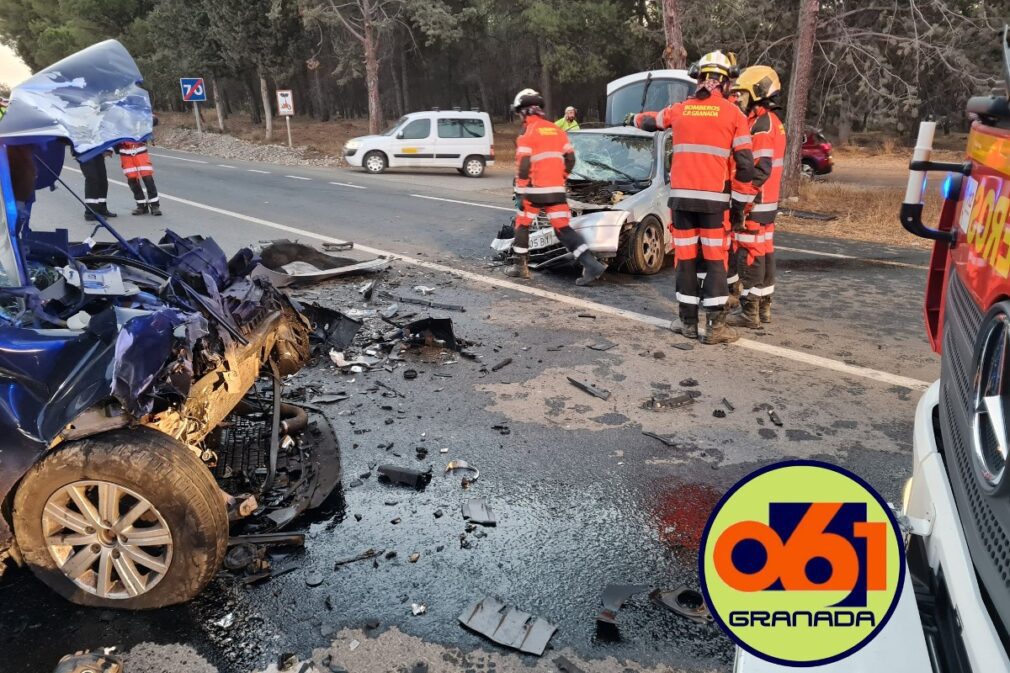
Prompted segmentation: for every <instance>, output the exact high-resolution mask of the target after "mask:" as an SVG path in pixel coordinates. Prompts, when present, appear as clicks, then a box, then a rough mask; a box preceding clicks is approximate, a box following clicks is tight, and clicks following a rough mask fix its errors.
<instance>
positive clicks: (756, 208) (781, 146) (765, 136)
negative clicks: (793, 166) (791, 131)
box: [733, 107, 786, 224]
mask: <svg viewBox="0 0 1010 673" xmlns="http://www.w3.org/2000/svg"><path fill="white" fill-rule="evenodd" d="M748 121H749V122H750V134H751V143H752V145H753V147H754V179H753V180H752V181H751V183H750V184H741V183H738V182H737V181H736V180H734V181H733V198H734V199H735V200H738V201H743V202H745V203H753V205H752V206H751V207H750V212H749V214H748V216H747V220H748V221H750V222H756V223H758V224H771V223H773V222H774V221H775V215H776V214H777V213H778V209H779V203H778V201H779V192H780V191H781V189H782V170H783V165H784V161H785V156H786V130H785V126H783V125H782V122H781V121H780V120H779V118H778V115H776V114H775V113H774V112H772V111H771V110H768V109H766V108H763V107H757V108H755V109H754V110H753V111H752V112H751V113H750V118H749V120H748Z"/></svg>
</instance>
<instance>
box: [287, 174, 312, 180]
mask: <svg viewBox="0 0 1010 673" xmlns="http://www.w3.org/2000/svg"><path fill="white" fill-rule="evenodd" d="M284 177H286V178H291V179H292V180H311V179H312V178H303V177H302V176H300V175H285V176H284Z"/></svg>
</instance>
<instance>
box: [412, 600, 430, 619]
mask: <svg viewBox="0 0 1010 673" xmlns="http://www.w3.org/2000/svg"><path fill="white" fill-rule="evenodd" d="M410 611H411V612H412V613H413V614H414V616H415V617H417V616H418V615H423V614H424V613H426V612H427V611H428V606H427V605H425V604H424V603H411V604H410Z"/></svg>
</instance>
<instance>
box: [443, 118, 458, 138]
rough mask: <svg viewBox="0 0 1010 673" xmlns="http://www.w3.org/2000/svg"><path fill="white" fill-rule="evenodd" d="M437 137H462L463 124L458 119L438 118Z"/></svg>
mask: <svg viewBox="0 0 1010 673" xmlns="http://www.w3.org/2000/svg"><path fill="white" fill-rule="evenodd" d="M438 137H439V138H462V137H463V125H462V124H461V123H460V121H459V120H458V119H439V120H438Z"/></svg>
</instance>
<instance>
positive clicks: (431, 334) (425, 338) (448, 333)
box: [403, 318, 460, 351]
mask: <svg viewBox="0 0 1010 673" xmlns="http://www.w3.org/2000/svg"><path fill="white" fill-rule="evenodd" d="M403 338H404V341H406V342H407V343H408V344H410V345H412V346H422V347H425V348H447V349H449V350H451V351H458V350H459V348H460V345H459V342H458V341H457V340H456V334H455V333H454V332H453V329H452V320H450V319H448V318H424V319H422V320H415V321H414V322H412V323H410V324H409V325H407V326H406V327H404V328H403Z"/></svg>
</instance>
